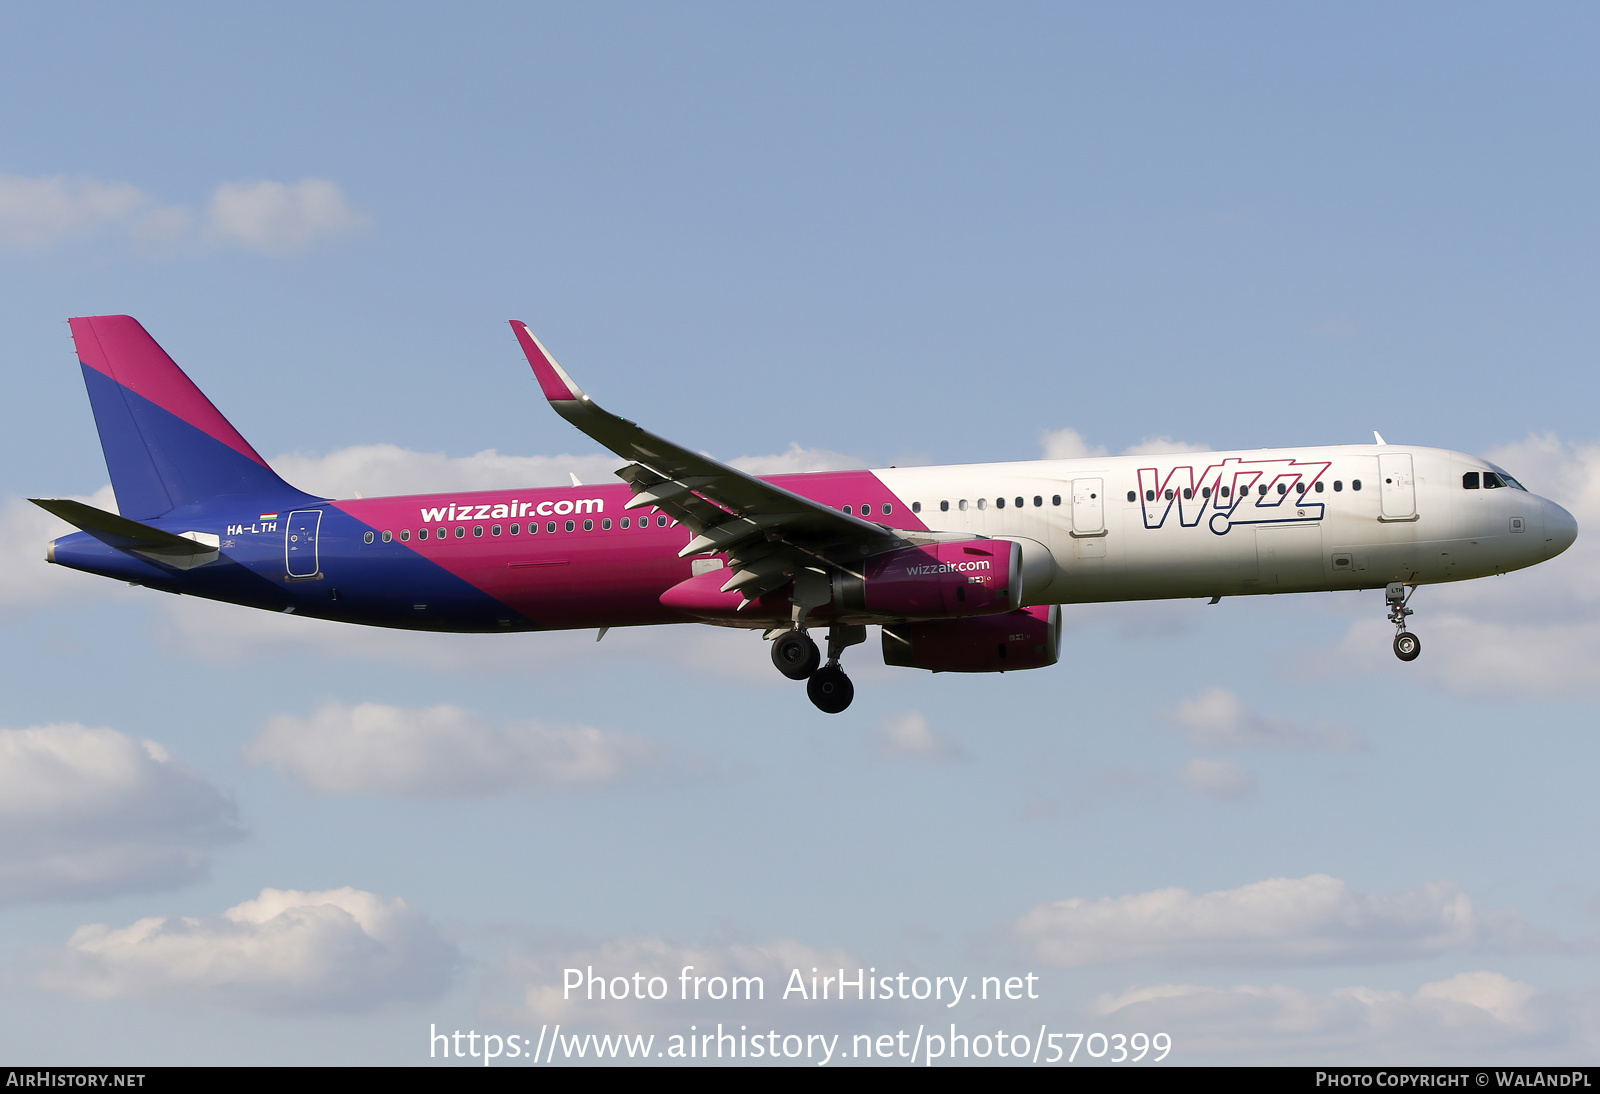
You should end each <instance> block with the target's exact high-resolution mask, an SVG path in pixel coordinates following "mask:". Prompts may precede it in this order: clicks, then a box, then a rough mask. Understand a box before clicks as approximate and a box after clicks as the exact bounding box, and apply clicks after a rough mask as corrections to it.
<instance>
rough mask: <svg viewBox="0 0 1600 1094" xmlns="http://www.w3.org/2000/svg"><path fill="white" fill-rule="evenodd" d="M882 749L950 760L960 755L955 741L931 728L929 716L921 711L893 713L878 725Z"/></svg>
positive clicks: (897, 753)
mask: <svg viewBox="0 0 1600 1094" xmlns="http://www.w3.org/2000/svg"><path fill="white" fill-rule="evenodd" d="M879 731H880V739H881V742H882V748H883V751H884V752H886V753H888V754H889V755H892V756H920V757H923V758H924V759H930V760H948V759H954V758H957V757H959V756H960V755H961V749H960V748H959V747H957V745H956V743H955V742H954V741H952V740H950V739H949V738H948V737H945V736H944V735H943V734H939V733H935V732H934V731H933V730H931V729H929V728H928V719H926V718H924V717H923V716H922V714H921V713H920V712H918V711H914V710H913V711H908V712H907V713H905V714H894V715H890V716H889V717H887V718H885V719H884V720H883V722H882V723H881V724H880V726H879Z"/></svg>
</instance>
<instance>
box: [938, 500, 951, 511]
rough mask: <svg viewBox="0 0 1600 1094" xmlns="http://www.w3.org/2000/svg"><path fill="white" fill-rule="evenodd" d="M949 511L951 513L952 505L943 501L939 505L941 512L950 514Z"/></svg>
mask: <svg viewBox="0 0 1600 1094" xmlns="http://www.w3.org/2000/svg"><path fill="white" fill-rule="evenodd" d="M949 511H950V503H949V502H947V501H941V502H940V503H939V512H941V513H948V512H949Z"/></svg>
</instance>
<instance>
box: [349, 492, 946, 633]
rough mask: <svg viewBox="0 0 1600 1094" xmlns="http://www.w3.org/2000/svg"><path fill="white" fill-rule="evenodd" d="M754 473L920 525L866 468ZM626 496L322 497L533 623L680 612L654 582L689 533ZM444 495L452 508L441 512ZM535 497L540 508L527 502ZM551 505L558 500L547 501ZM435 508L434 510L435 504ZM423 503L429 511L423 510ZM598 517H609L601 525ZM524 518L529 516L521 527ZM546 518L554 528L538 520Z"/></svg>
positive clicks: (679, 564) (610, 622)
mask: <svg viewBox="0 0 1600 1094" xmlns="http://www.w3.org/2000/svg"><path fill="white" fill-rule="evenodd" d="M766 481H768V482H771V483H773V484H774V485H777V486H781V487H783V488H784V489H786V490H790V491H792V492H794V493H796V494H800V495H802V496H804V497H808V498H811V499H813V500H815V501H818V502H821V503H822V504H824V505H827V506H829V507H830V508H834V509H842V508H843V507H844V506H846V505H849V506H851V508H852V509H853V510H859V507H861V506H863V505H870V506H871V507H872V509H873V514H872V517H871V519H873V520H876V521H881V522H882V523H884V524H887V525H890V526H891V527H895V528H905V529H915V530H919V531H921V530H926V528H927V526H926V525H925V524H923V522H922V520H921V518H920V517H918V516H916V515H914V514H913V513H912V512H911V507H910V506H909V505H908V504H906V503H905V502H904V501H902V500H901V499H900V498H898V497H897V496H895V495H894V494H893V493H891V492H890V490H889V489H888V487H886V486H885V485H884V484H883V483H882V482H880V481H879V479H878V477H877V476H876V475H874V474H872V473H871V472H870V471H838V472H820V473H817V474H809V475H775V476H770V477H768V478H767V479H766ZM631 497H633V493H632V491H631V490H629V489H628V488H627V487H626V486H623V485H620V484H618V485H607V486H577V487H539V488H534V489H527V490H476V491H465V492H462V493H459V494H426V495H421V494H419V495H413V496H407V497H393V498H360V499H355V500H346V501H339V502H335V503H333V504H335V505H336V506H337V507H338V508H339V509H340V510H342V511H344V512H345V513H348V514H349V515H350V516H352V517H354V518H355V519H356V520H358V521H360V522H361V523H363V524H365V525H367V526H368V527H370V528H372V529H374V530H375V531H377V532H378V533H380V534H381V533H382V532H385V531H387V532H390V533H392V534H393V536H394V537H395V541H396V542H398V541H399V536H400V533H401V531H402V530H404V531H407V532H409V533H410V538H409V539H408V540H406V541H405V542H404V544H403V545H404V546H405V547H407V548H410V549H411V550H413V551H415V552H416V553H417V554H419V555H421V556H422V557H424V558H426V559H428V560H429V561H431V562H433V563H435V564H436V565H438V566H440V567H441V568H442V569H444V570H445V571H447V572H448V573H451V574H453V575H455V576H456V577H459V578H461V579H462V580H463V581H466V582H467V583H468V584H470V585H472V586H474V587H475V588H477V589H479V590H481V591H482V592H484V593H486V594H488V595H489V596H492V597H494V598H495V599H496V600H499V601H500V602H501V603H503V604H505V605H507V606H508V607H510V608H512V609H513V610H515V611H517V612H518V613H520V614H522V615H524V616H526V617H527V618H528V619H530V620H533V621H534V622H535V623H536V624H538V625H540V626H543V627H552V628H559V627H597V626H630V625H641V624H648V623H667V622H677V621H687V620H689V619H692V618H693V617H692V616H689V615H686V614H684V613H683V612H680V611H675V610H673V609H671V608H668V607H666V606H665V605H663V604H662V603H661V594H662V593H664V592H666V591H667V590H668V589H670V588H672V587H673V586H674V585H676V584H678V583H679V582H681V581H684V580H687V579H688V578H689V577H690V576H691V566H690V562H691V560H690V559H687V558H679V557H678V552H679V551H680V550H681V549H682V548H683V547H684V545H685V544H687V543H688V542H689V540H690V539H692V538H693V533H692V532H691V531H690V530H689V529H688V528H685V527H683V526H681V525H677V524H671V523H669V524H668V526H667V527H665V528H662V527H660V526H659V525H658V524H657V522H656V518H657V516H658V515H659V514H658V513H657V511H656V510H654V509H650V508H644V509H636V510H633V511H632V512H629V511H627V510H625V509H624V508H623V506H624V505H625V504H626V503H627V501H628V500H629V499H630V498H631ZM885 505H887V506H889V507H890V511H889V512H888V513H884V512H883V507H884V506H885ZM452 506H454V507H455V510H456V513H455V515H454V516H453V517H452V516H449V515H448V513H449V510H450V507H452ZM497 507H498V508H497ZM541 508H542V509H544V510H545V512H544V513H540V512H538V510H540V509H541ZM557 508H561V509H564V510H568V511H565V512H560V513H558V512H555V510H556V509H557ZM580 509H581V510H582V511H580ZM439 510H444V511H445V514H446V515H444V516H440V515H438V514H439ZM424 511H427V513H428V514H429V519H428V520H426V521H425V520H423V514H424ZM496 512H499V513H500V515H499V516H495V515H494V514H495V513H496ZM480 513H481V514H482V515H481V516H480V515H479V514H480ZM623 518H627V519H628V521H629V527H628V528H626V529H624V528H622V527H621V521H622V520H623ZM641 519H643V520H647V521H649V527H648V529H642V528H641V527H640V525H639V522H640V520H641ZM569 520H570V521H572V522H573V524H574V530H573V531H571V532H568V531H566V524H567V521H569ZM607 520H609V521H610V522H611V527H610V528H609V529H606V528H604V527H603V522H604V521H607ZM530 521H532V522H536V523H537V525H538V527H539V530H538V531H537V532H535V533H533V534H531V535H530V534H529V533H528V531H527V528H528V524H529V522H530ZM552 521H553V522H555V525H556V531H555V532H554V533H551V532H549V531H548V530H547V526H548V525H549V523H550V522H552ZM585 521H592V522H593V527H592V529H590V530H587V531H586V530H585V529H584V527H583V524H584V522H585ZM512 524H517V525H519V527H520V529H521V531H520V532H519V534H517V535H515V536H513V535H511V534H510V525H512ZM496 525H499V526H500V529H501V533H500V535H498V536H496V535H494V534H493V529H494V527H495V526H496ZM458 527H460V528H463V529H465V535H464V536H463V537H462V538H460V539H458V538H456V535H455V530H456V528H458ZM422 528H427V529H428V533H429V534H428V538H427V539H426V540H422V539H420V538H418V536H417V532H418V531H419V530H420V529H422ZM440 528H444V529H446V530H447V532H448V535H447V538H445V539H442V540H441V539H440V538H439V537H438V531H439V529H440ZM475 528H482V529H483V534H482V535H481V536H478V535H474V534H473V530H474V529H475ZM725 573H726V572H725ZM728 576H731V575H728Z"/></svg>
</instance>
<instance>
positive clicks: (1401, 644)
mask: <svg viewBox="0 0 1600 1094" xmlns="http://www.w3.org/2000/svg"><path fill="white" fill-rule="evenodd" d="M1416 591H1417V586H1415V585H1413V586H1411V590H1410V592H1407V591H1406V585H1405V582H1403V581H1395V582H1391V583H1390V584H1389V586H1388V587H1387V588H1386V589H1384V591H1383V599H1384V603H1386V604H1388V605H1389V622H1391V623H1393V624H1394V655H1395V656H1396V657H1398V658H1400V660H1402V661H1415V660H1416V659H1417V655H1418V654H1420V653H1421V652H1422V639H1420V638H1418V637H1417V636H1416V635H1414V634H1412V633H1411V632H1410V631H1408V630H1406V616H1408V615H1411V614H1413V612H1412V609H1411V608H1409V607H1407V605H1408V604H1410V603H1411V597H1412V596H1413V595H1414V594H1415V593H1416Z"/></svg>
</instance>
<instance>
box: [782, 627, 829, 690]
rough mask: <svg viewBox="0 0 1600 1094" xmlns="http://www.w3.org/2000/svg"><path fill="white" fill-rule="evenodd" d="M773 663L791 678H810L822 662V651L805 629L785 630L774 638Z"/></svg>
mask: <svg viewBox="0 0 1600 1094" xmlns="http://www.w3.org/2000/svg"><path fill="white" fill-rule="evenodd" d="M772 663H773V664H774V665H776V666H777V667H778V671H779V672H781V673H783V674H784V675H785V676H787V677H788V678H789V679H791V680H809V679H810V678H811V675H812V674H813V673H815V672H816V671H817V666H818V665H820V664H822V653H821V651H819V650H818V649H817V644H816V643H815V642H813V641H811V636H810V635H808V634H806V633H805V632H804V631H785V632H784V633H783V634H780V635H778V637H777V638H775V639H773V640H772Z"/></svg>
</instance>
